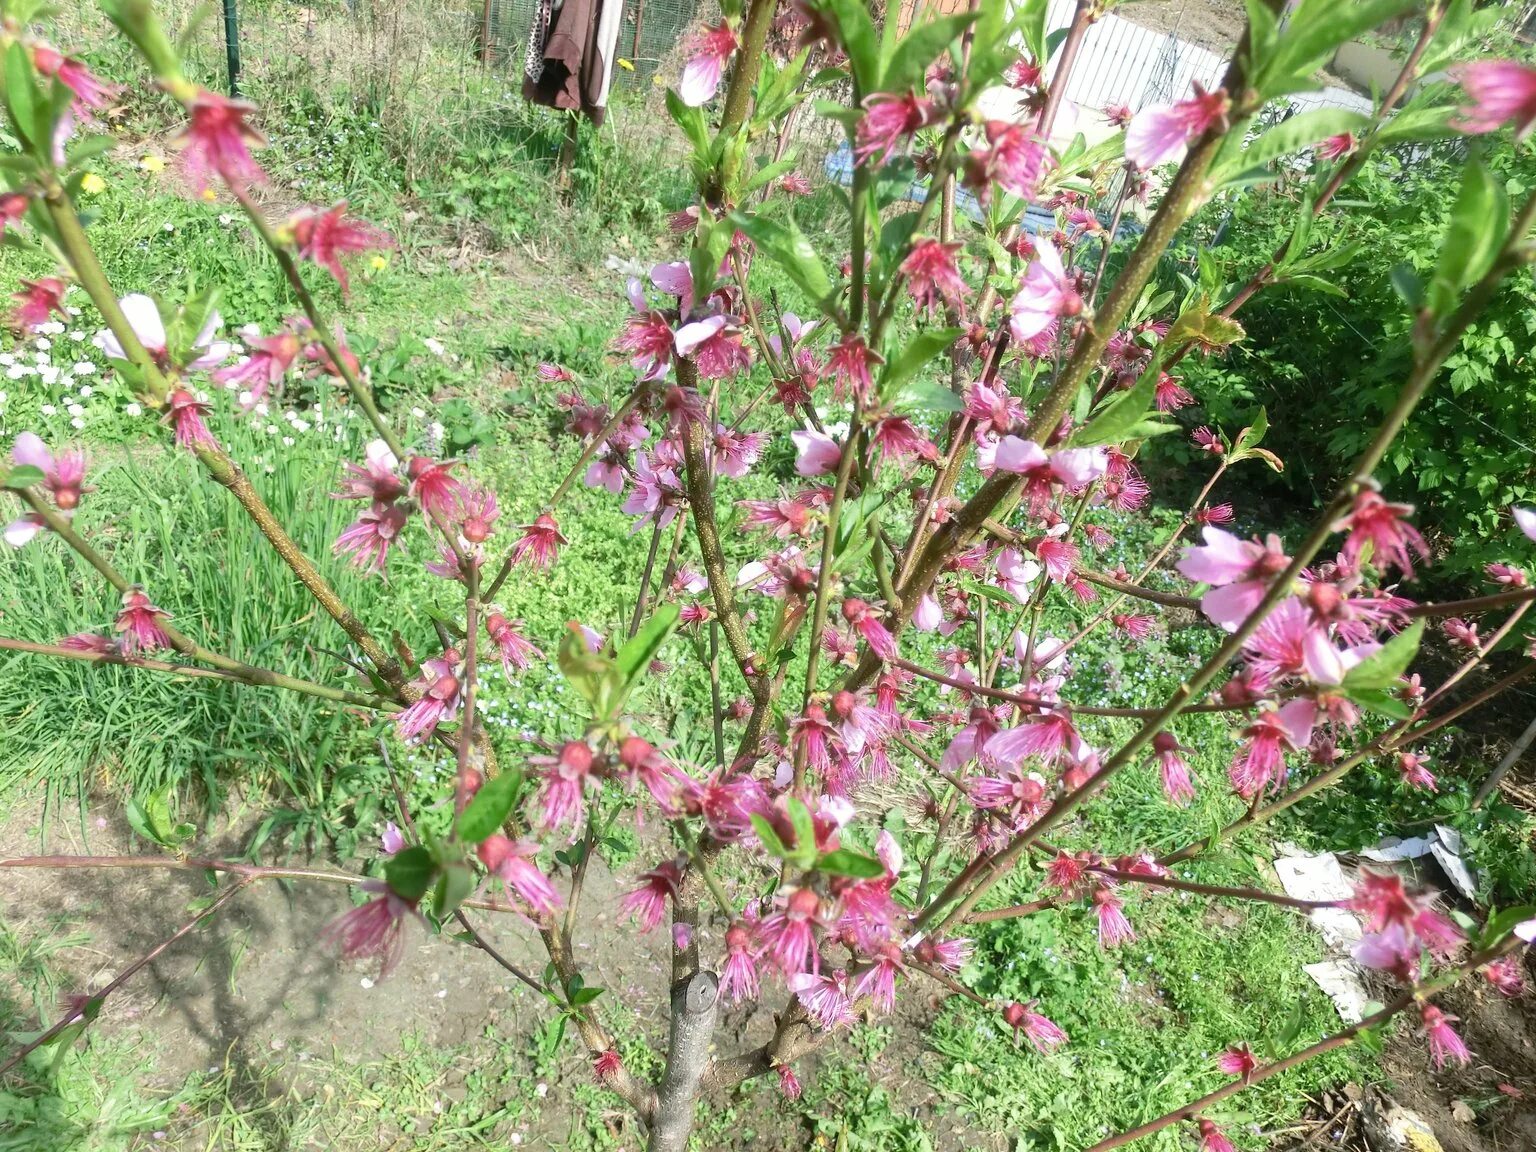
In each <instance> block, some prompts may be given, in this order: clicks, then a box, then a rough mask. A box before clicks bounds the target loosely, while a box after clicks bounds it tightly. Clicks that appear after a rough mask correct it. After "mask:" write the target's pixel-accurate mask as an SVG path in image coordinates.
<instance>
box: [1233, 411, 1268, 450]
mask: <svg viewBox="0 0 1536 1152" xmlns="http://www.w3.org/2000/svg"><path fill="white" fill-rule="evenodd" d="M1268 431H1269V411H1268V410H1267V409H1266V408H1264V407H1263V406H1262V405H1260V407H1259V414H1258V415H1257V416H1255V417H1254V418H1253V423H1252V424H1250V425H1248V427H1246V428H1244V429H1243V430H1242V431H1241V432H1239V433H1238V434H1237V439H1236V440H1234V441H1233V442H1232V455H1233V457H1234V458H1239V457H1241V456H1242V454H1243V452H1244V451H1245V450H1246V449H1249V448H1257V447H1258V446H1259V445H1260V444H1261V443H1262V442H1263V440H1264V434H1265V433H1266V432H1268Z"/></svg>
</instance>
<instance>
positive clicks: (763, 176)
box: [746, 149, 798, 192]
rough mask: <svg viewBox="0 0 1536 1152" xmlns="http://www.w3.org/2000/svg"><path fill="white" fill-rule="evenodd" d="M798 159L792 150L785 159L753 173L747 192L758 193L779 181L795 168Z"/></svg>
mask: <svg viewBox="0 0 1536 1152" xmlns="http://www.w3.org/2000/svg"><path fill="white" fill-rule="evenodd" d="M797 159H798V157H797V156H796V155H795V152H794V149H790V151H789V152H787V153H786V154H785V155H784V157H783V159H781V160H775V161H774V162H773V163H772V164H764V165H763V166H762V167H761V168H759V169H758V170H757V171H756V172H754V173H752V179H750V180H748V181H747V184H746V191H748V192H756V191H757V190H758V189H759V188H761V187H762V186H763V185H764V184H767V183H769V182H770V181H773V180H777V179H778V178H779V177H780V176H782V175H784V173H786V172H788V171H789V170H790V169H792V168H793V167H794V166H795V161H796V160H797Z"/></svg>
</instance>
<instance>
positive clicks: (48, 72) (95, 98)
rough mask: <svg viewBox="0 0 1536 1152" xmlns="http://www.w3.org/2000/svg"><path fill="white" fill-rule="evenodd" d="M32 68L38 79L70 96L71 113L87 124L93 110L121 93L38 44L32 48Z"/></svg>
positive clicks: (68, 58) (77, 63)
mask: <svg viewBox="0 0 1536 1152" xmlns="http://www.w3.org/2000/svg"><path fill="white" fill-rule="evenodd" d="M32 65H33V67H35V68H36V69H37V71H38V73H39V74H40V75H42V76H51V77H53V78H54V79H56V80H58V81H59V83H61V84H63V85H64V87H66V88H68V89H69V90H70V91H71V92H72V93H74V97H75V99H74V105H75V112H76V115H78V116H79V117H80V118H81V119H82V120H89V119H90V113H91V112H92V111H93V110H97V111H99V110H100V109H102V108H105V107H106V106H107V105H108V104H110V103H111V102H112V101H113V100H114V99H115V98H116V97H117V94H118V93H119V92H121V91H122V87H121V86H120V85H117V84H108V83H106V82H104V81H103V80H101V79H100V78H99V77H98V76H96V75H95V74H94V73H93V72H92V71H91V70H90V69H89V68H88V67H86V66H85V64H84V63H83V62H81V61H79V60H76V59H75V58H74V57H73V56H66V55H64V53H62V52H60V51H59V50H58V49H57V48H54V47H52V46H51V45H49V44H44V43H42V42H41V41H34V42H33V44H32Z"/></svg>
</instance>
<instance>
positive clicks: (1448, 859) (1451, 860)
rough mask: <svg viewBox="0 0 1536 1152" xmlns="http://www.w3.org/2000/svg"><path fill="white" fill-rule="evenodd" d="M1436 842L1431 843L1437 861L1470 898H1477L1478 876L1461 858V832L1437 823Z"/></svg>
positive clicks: (1453, 882)
mask: <svg viewBox="0 0 1536 1152" xmlns="http://www.w3.org/2000/svg"><path fill="white" fill-rule="evenodd" d="M1433 839H1434V843H1433V844H1431V845H1430V849H1429V850H1430V852H1431V853H1433V855H1434V857H1435V863H1437V864H1439V865H1440V867H1441V868H1443V869H1444V870H1445V874H1446V875H1447V876H1448V877H1450V881H1451V883H1452V884H1453V885H1455V887H1456V891H1458V892H1460V893H1461V894H1462V895H1463V896H1465V897H1466V898H1467V899H1468V900H1475V899H1476V898H1477V878H1476V877H1475V876H1473V875H1472V869H1470V868H1468V867H1467V865H1466V862H1465V861H1464V860H1462V858H1461V833H1460V832H1458V831H1456V829H1454V828H1447V827H1446V826H1445V825H1444V824H1436V825H1435V835H1434V837H1433Z"/></svg>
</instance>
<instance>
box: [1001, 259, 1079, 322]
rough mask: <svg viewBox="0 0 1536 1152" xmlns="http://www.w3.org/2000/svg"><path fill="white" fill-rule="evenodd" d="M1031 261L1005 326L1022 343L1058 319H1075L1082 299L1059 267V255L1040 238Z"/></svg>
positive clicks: (1064, 271)
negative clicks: (1007, 326)
mask: <svg viewBox="0 0 1536 1152" xmlns="http://www.w3.org/2000/svg"><path fill="white" fill-rule="evenodd" d="M1034 247H1035V258H1034V259H1033V260H1032V261H1030V264H1029V267H1028V268H1027V269H1026V270H1025V272H1024V279H1023V281H1022V282H1021V283H1020V285H1019V292H1018V294H1017V295H1016V296H1014V298H1013V303H1012V304H1011V305H1010V306H1009V311H1010V317H1011V318H1010V320H1009V324H1010V327H1011V328H1012V330H1013V336H1014V339H1015V340H1019V341H1025V340H1029V339H1030V338H1031V337H1034V336H1038V335H1039V334H1040V333H1042V332H1044V331H1045V329H1046V327H1047V326H1048V325H1049V324H1050V323H1051V321H1052V320H1054V319H1055V318H1056V317H1058V316H1076V315H1077V314H1078V313H1079V312H1081V311H1082V308H1083V301H1082V297H1080V296H1079V295H1078V294H1077V289H1076V287H1075V286H1074V285H1073V282H1072V278H1071V277H1070V276H1069V275H1068V273H1067V270H1066V268H1065V267H1063V265H1062V261H1061V254H1060V253H1059V252H1057V251H1056V246H1055V245H1054V244H1052V243H1051V242H1050V241H1049V240H1047V239H1046V238H1045V237H1044V236H1039V237H1036V238H1035V241H1034Z"/></svg>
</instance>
